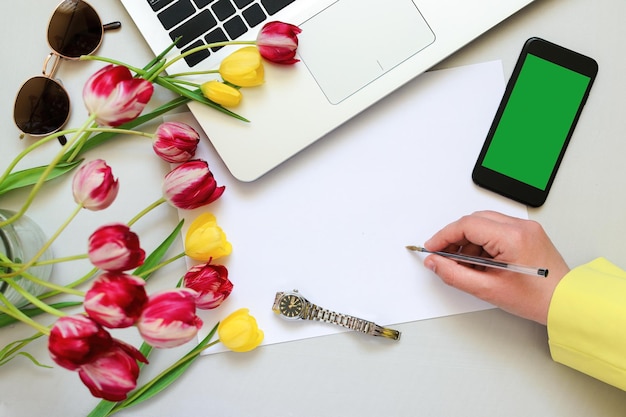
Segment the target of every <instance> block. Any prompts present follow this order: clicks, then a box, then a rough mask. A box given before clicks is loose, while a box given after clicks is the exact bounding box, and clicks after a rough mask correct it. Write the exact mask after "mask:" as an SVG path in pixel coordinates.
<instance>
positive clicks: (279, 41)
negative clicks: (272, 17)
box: [256, 22, 302, 65]
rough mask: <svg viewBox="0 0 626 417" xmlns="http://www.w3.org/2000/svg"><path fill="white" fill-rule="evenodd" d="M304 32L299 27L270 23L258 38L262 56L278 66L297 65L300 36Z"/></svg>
mask: <svg viewBox="0 0 626 417" xmlns="http://www.w3.org/2000/svg"><path fill="white" fill-rule="evenodd" d="M300 32H302V29H300V28H299V27H298V26H294V25H290V24H289V23H283V22H269V23H266V24H265V26H263V28H262V29H261V31H260V32H259V34H258V36H257V40H256V43H257V47H258V48H259V52H260V53H261V56H262V57H263V58H265V59H267V60H268V61H270V62H274V63H276V64H286V65H290V64H295V63H296V62H298V61H300V60H299V59H296V58H295V56H296V50H297V49H298V34H299V33H300Z"/></svg>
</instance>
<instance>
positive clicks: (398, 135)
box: [176, 62, 527, 353]
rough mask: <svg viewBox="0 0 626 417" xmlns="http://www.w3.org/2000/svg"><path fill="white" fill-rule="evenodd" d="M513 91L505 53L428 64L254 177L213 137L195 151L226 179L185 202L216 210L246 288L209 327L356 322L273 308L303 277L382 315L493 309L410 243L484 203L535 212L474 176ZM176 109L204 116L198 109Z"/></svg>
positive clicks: (326, 327) (318, 329)
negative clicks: (200, 199)
mask: <svg viewBox="0 0 626 417" xmlns="http://www.w3.org/2000/svg"><path fill="white" fill-rule="evenodd" d="M503 90H504V79H503V73H502V67H501V64H500V63H499V62H489V63H485V64H478V65H472V66H466V67H461V68H453V69H447V70H440V71H435V72H430V73H426V74H424V75H422V76H420V77H419V78H418V79H416V80H415V81H413V82H411V83H409V84H408V85H407V86H405V87H404V88H402V89H401V90H399V91H397V92H395V93H394V94H393V95H391V96H390V97H388V98H387V99H385V100H383V101H382V102H380V103H378V104H377V105H375V106H374V107H373V108H371V109H369V110H368V111H366V112H364V113H363V114H361V115H359V116H358V117H356V118H355V119H353V120H352V121H350V122H349V123H347V124H346V125H344V126H342V127H341V128H339V129H337V130H336V131H334V132H333V133H331V134H330V135H328V136H327V137H325V138H323V139H322V140H321V141H319V142H318V143H316V144H315V145H314V146H312V147H310V148H309V149H307V150H305V151H304V152H302V153H301V154H299V155H297V156H296V157H294V158H292V159H291V160H290V161H288V162H287V163H285V164H283V165H281V166H280V167H279V168H277V169H276V170H274V171H273V172H271V173H269V174H268V175H266V176H264V177H262V178H261V179H259V180H257V181H256V182H253V183H241V182H238V181H237V180H235V179H234V178H233V177H232V176H231V175H230V174H229V173H228V172H227V170H226V168H225V167H224V165H223V164H222V162H221V161H220V160H219V158H218V157H217V155H216V154H215V152H214V150H213V149H212V148H211V146H210V143H209V142H208V140H206V139H205V138H203V139H202V141H201V146H200V148H199V153H198V155H197V157H199V158H202V159H205V160H207V161H208V162H209V166H210V168H211V169H212V171H213V173H214V174H215V177H216V179H217V181H218V184H223V185H226V192H225V193H224V195H223V196H222V197H221V199H220V200H218V201H217V202H215V203H213V204H211V205H210V206H208V207H204V208H201V209H197V210H194V211H181V212H180V215H181V217H184V218H186V225H189V224H190V223H191V221H192V220H193V219H194V218H195V217H196V216H197V215H198V214H199V213H200V212H203V211H209V212H212V213H214V214H215V215H216V217H217V220H218V224H219V225H220V226H221V227H222V228H223V229H224V231H225V232H226V234H227V236H228V240H229V241H230V242H231V243H232V245H233V253H232V254H231V255H230V256H228V257H227V258H222V259H219V260H218V261H216V262H215V263H222V264H224V265H226V266H227V267H228V270H229V278H230V279H231V281H232V282H233V283H234V291H233V293H232V294H231V296H230V297H229V298H228V299H227V300H226V301H225V302H224V304H222V306H221V307H220V308H218V309H216V310H212V311H208V312H202V313H201V317H202V318H203V320H204V321H205V328H204V329H203V332H202V333H203V334H202V335H201V336H204V335H205V334H206V332H207V331H208V330H209V329H210V328H211V327H212V326H213V325H214V324H215V322H217V321H218V320H220V319H221V318H223V317H225V316H226V315H227V314H230V313H231V312H232V311H234V310H236V309H238V308H241V307H247V308H249V309H250V311H251V314H252V315H254V316H255V317H256V318H257V320H258V322H259V326H260V327H261V328H262V329H263V331H264V333H265V340H264V342H263V344H271V343H278V342H286V341H291V340H297V339H303V338H309V337H314V336H320V335H326V334H331V333H335V332H340V331H345V329H342V328H340V327H338V326H334V325H330V324H326V323H319V322H303V321H296V322H287V321H284V320H282V319H281V318H280V317H278V316H277V315H275V314H274V313H273V312H272V310H271V307H272V303H273V301H274V296H275V294H276V292H277V291H284V290H292V289H298V290H299V291H300V293H301V294H303V295H304V296H305V297H306V298H307V299H309V300H310V301H311V302H313V303H316V304H317V305H319V306H322V307H325V308H327V309H330V310H333V311H336V312H340V313H344V314H349V315H353V316H357V317H360V318H363V319H366V320H370V321H374V322H376V323H378V324H381V325H393V324H397V323H402V322H408V321H414V320H421V319H427V318H433V317H440V316H446V315H451V314H458V313H465V312H471V311H477V310H482V309H486V308H491V306H490V305H488V304H486V303H484V302H481V301H479V300H477V299H475V298H473V297H471V296H468V295H466V294H463V293H461V292H459V291H457V290H455V289H453V288H450V287H448V286H446V285H445V284H443V283H442V282H441V281H440V280H439V279H438V278H437V277H436V276H435V275H434V274H432V273H431V272H430V271H428V270H427V269H425V268H424V267H423V265H422V258H423V257H422V256H420V255H419V254H416V253H413V252H409V251H408V250H407V249H406V248H405V246H406V245H410V244H415V245H421V244H422V243H423V242H424V241H425V240H426V239H427V238H429V237H430V236H431V235H432V234H433V233H434V232H435V231H437V230H438V229H440V228H441V227H442V226H444V225H446V224H447V223H449V222H451V221H453V220H455V219H457V218H458V217H460V216H462V215H464V214H468V213H471V212H473V211H475V210H484V209H491V210H497V211H501V212H504V213H508V214H510V215H513V216H518V217H527V211H526V207H525V206H523V205H520V204H518V203H515V202H512V201H509V200H507V199H505V198H502V197H499V196H497V195H495V194H493V193H490V192H487V191H484V190H482V189H479V188H478V187H476V186H475V185H474V184H473V183H472V181H471V170H472V168H473V165H474V163H475V161H476V158H477V156H478V152H479V151H480V148H481V146H482V143H483V141H484V139H485V136H486V133H487V130H488V128H489V125H490V123H491V120H492V118H493V115H494V113H495V110H496V108H497V105H498V103H499V100H500V98H501V96H502V93H503ZM244 99H245V98H244ZM311 116H312V117H315V115H311ZM176 120H179V121H184V122H187V123H189V124H192V125H193V126H195V127H196V128H198V129H200V128H199V127H198V125H197V124H196V123H195V121H194V119H193V118H192V117H191V116H190V115H177V116H176ZM252 123H254V121H252ZM207 133H208V134H210V132H207ZM185 231H186V227H185V228H184V230H183V233H184V232H185ZM363 337H364V338H367V337H369V336H363ZM218 346H221V345H218ZM218 346H216V347H215V348H211V349H209V350H208V352H207V353H214V352H218V351H220V350H221V347H218Z"/></svg>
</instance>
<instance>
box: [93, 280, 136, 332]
mask: <svg viewBox="0 0 626 417" xmlns="http://www.w3.org/2000/svg"><path fill="white" fill-rule="evenodd" d="M145 284H146V281H144V280H143V279H141V278H139V277H135V276H132V275H126V274H123V273H112V272H106V273H103V274H101V275H100V276H98V278H97V279H96V280H95V281H94V282H93V285H92V286H91V288H90V289H89V290H88V291H87V293H86V294H85V301H84V307H85V311H86V312H87V314H89V317H91V318H92V319H93V320H94V321H96V322H97V323H99V324H101V325H102V326H105V327H109V328H122V327H129V326H132V325H133V324H135V321H137V319H138V318H139V316H140V315H141V311H142V310H143V307H144V306H145V305H146V303H147V302H148V295H147V294H146V290H145V288H144V286H145Z"/></svg>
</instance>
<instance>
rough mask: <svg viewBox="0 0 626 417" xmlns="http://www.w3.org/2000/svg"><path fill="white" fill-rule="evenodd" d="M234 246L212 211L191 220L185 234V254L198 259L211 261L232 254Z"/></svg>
mask: <svg viewBox="0 0 626 417" xmlns="http://www.w3.org/2000/svg"><path fill="white" fill-rule="evenodd" d="M232 250H233V247H232V245H231V244H230V242H229V241H228V240H227V239H226V234H225V233H224V231H223V230H222V228H221V227H219V226H218V225H217V220H216V218H215V216H214V215H212V214H211V213H202V214H200V215H199V216H198V217H196V219H195V220H194V221H193V222H191V224H190V225H189V228H188V229H187V233H186V234H185V254H186V255H187V256H189V257H190V258H192V259H195V260H196V261H201V262H209V261H210V260H211V259H218V258H221V257H223V256H227V255H230V253H231V252H232Z"/></svg>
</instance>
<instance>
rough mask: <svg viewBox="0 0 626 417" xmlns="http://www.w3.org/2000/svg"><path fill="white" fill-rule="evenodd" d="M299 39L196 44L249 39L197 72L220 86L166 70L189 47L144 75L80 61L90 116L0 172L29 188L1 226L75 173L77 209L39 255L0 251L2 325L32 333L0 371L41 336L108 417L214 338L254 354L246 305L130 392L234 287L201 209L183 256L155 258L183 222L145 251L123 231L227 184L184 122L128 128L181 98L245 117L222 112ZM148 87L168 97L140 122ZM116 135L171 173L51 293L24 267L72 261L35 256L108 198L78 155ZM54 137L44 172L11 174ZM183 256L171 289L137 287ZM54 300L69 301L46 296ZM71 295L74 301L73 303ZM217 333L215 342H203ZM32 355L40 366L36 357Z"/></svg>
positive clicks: (284, 60) (279, 35)
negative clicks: (92, 67) (58, 141)
mask: <svg viewBox="0 0 626 417" xmlns="http://www.w3.org/2000/svg"><path fill="white" fill-rule="evenodd" d="M299 32H300V29H299V28H298V27H296V26H293V25H290V24H286V23H281V22H272V23H269V24H267V25H265V26H264V27H263V29H262V30H261V31H260V32H259V35H258V38H257V39H256V41H250V42H241V41H238V42H224V43H219V44H210V45H206V46H205V47H204V48H212V47H216V46H225V45H227V44H250V46H246V47H243V48H241V49H238V50H236V51H235V52H233V53H232V54H231V55H229V56H228V57H226V58H225V59H224V60H223V61H222V62H221V64H220V67H219V69H217V70H214V71H206V72H204V73H203V74H219V76H220V77H221V80H219V79H211V80H208V81H206V82H205V83H203V84H200V85H197V84H192V83H190V82H188V81H185V80H184V79H183V78H182V77H179V76H177V75H175V74H174V75H166V74H165V70H166V69H167V68H168V67H169V65H171V63H172V62H174V61H176V60H178V59H181V58H182V57H184V55H187V54H192V53H194V52H197V51H196V50H190V51H188V52H186V53H185V54H184V55H179V56H176V57H174V58H172V59H169V60H168V59H167V55H168V54H169V53H170V50H171V48H170V49H168V50H166V51H164V52H163V54H161V55H160V56H158V57H156V58H155V59H154V60H153V61H152V62H151V63H149V64H148V65H147V66H145V67H144V68H135V67H132V66H130V65H127V64H123V63H120V62H117V61H114V60H112V59H108V58H102V57H95V56H86V57H83V58H82V59H92V60H101V61H104V62H107V63H108V65H107V66H105V67H103V68H102V69H100V70H99V71H98V72H96V73H95V74H94V75H92V76H91V77H90V78H89V80H88V81H87V82H86V84H85V87H84V91H83V100H84V103H85V106H86V107H87V110H88V112H89V118H88V120H87V121H86V122H85V123H84V124H83V126H81V127H79V128H77V129H66V130H63V131H59V132H56V133H53V134H50V135H48V136H46V137H44V138H42V139H39V140H38V141H37V142H36V143H34V144H33V145H31V146H29V147H28V148H27V149H25V151H24V152H22V153H21V154H20V155H18V156H17V157H16V158H15V160H14V161H13V162H12V163H11V164H10V165H9V167H8V169H7V170H6V171H5V173H4V174H2V176H0V195H1V194H4V193H8V192H10V191H11V190H14V189H16V188H23V187H30V188H31V191H30V193H29V194H28V197H27V199H26V201H24V202H23V205H22V207H21V209H20V210H18V211H16V212H14V213H12V215H10V216H7V218H6V219H5V220H4V221H0V228H2V227H10V226H11V225H12V224H13V223H14V222H17V221H18V220H19V219H20V218H21V217H22V216H24V215H25V214H26V212H27V210H28V208H29V206H30V205H31V204H32V202H33V199H34V197H35V196H36V194H37V192H38V190H39V189H40V188H41V187H42V186H43V185H44V183H45V182H46V181H49V180H53V179H55V178H58V177H61V176H63V175H65V174H66V173H68V172H70V171H73V170H75V173H74V175H73V179H72V184H71V186H72V193H73V196H74V200H75V202H76V209H75V210H74V211H73V212H72V213H71V214H70V216H69V218H68V220H67V221H66V222H65V223H64V224H63V225H62V226H61V227H59V229H58V231H57V232H56V233H54V234H53V235H52V236H51V237H50V238H49V239H48V241H47V242H45V244H43V245H42V247H41V248H38V251H37V253H36V254H35V256H33V257H32V259H11V257H10V256H8V255H7V254H2V253H0V284H2V286H1V287H0V288H3V290H2V291H0V326H5V325H8V324H11V323H14V322H18V321H19V322H23V323H25V324H27V325H30V326H32V327H33V328H34V329H35V330H36V333H35V334H34V335H33V336H32V337H29V338H27V339H24V340H18V341H15V342H13V343H10V344H9V345H7V346H6V347H4V348H3V349H2V350H0V365H1V364H4V363H6V362H8V361H9V360H11V359H13V358H14V357H15V356H16V355H18V354H23V355H25V356H27V357H30V355H28V354H27V353H25V352H23V349H24V348H25V347H26V346H27V345H28V344H29V343H31V342H33V341H35V340H37V339H39V338H41V337H45V336H47V343H48V350H49V352H50V357H51V358H52V360H53V361H54V363H56V364H57V365H59V366H61V367H63V368H66V369H68V370H71V371H75V372H77V373H78V375H79V377H80V379H81V381H82V382H83V383H84V384H85V385H86V386H87V388H88V389H89V391H90V392H91V394H92V395H94V396H95V397H98V398H102V399H103V400H104V401H102V402H101V403H100V404H99V405H98V407H96V409H94V411H93V412H92V414H91V416H106V415H110V414H112V413H114V412H116V411H119V410H121V409H123V408H127V407H130V406H132V405H135V404H138V403H140V402H142V401H144V400H146V399H148V398H150V397H152V396H153V395H155V394H156V393H158V392H159V391H161V390H162V389H164V388H165V387H166V386H167V385H169V384H170V383H171V382H173V381H174V380H175V379H176V378H177V377H178V376H179V375H180V374H181V373H182V372H183V371H184V369H186V367H188V366H189V364H190V363H191V362H192V361H194V360H195V359H196V358H197V357H198V356H199V355H200V353H201V352H202V350H204V349H206V348H207V347H209V346H212V345H214V344H215V343H218V342H221V343H223V344H224V345H225V346H226V347H227V348H229V349H230V350H233V351H237V352H245V351H249V350H252V349H254V348H256V347H257V346H258V345H259V344H260V343H261V341H262V340H263V332H262V331H261V330H260V329H259V328H258V326H257V324H256V320H255V319H254V317H252V316H251V315H250V314H249V312H248V310H247V309H245V308H242V309H239V310H237V311H235V312H234V313H232V314H231V315H230V316H228V317H227V318H226V319H224V320H222V321H221V322H220V323H218V324H216V325H215V327H214V328H213V329H212V331H210V332H209V334H208V336H207V337H206V338H205V339H204V340H202V341H200V342H199V343H198V344H197V346H195V347H194V348H193V349H191V350H190V351H189V353H188V354H187V355H185V356H184V357H182V358H181V359H180V360H179V361H177V362H176V363H174V364H172V365H171V366H170V367H168V368H167V369H165V370H164V371H163V372H162V373H161V374H160V375H158V376H157V377H155V378H154V379H153V380H152V381H150V382H148V383H146V385H144V386H143V387H140V388H137V379H138V377H139V373H140V369H141V367H142V366H143V365H142V364H145V363H147V362H148V359H147V358H148V356H149V354H150V352H151V350H152V349H153V348H170V347H174V346H180V345H182V344H185V343H187V342H189V341H191V340H192V339H194V338H195V337H196V336H197V332H198V329H199V328H200V327H201V326H202V325H203V323H202V321H201V320H200V319H199V317H198V316H197V315H196V309H197V308H200V309H214V308H216V307H218V306H219V305H220V304H221V303H222V302H223V301H224V300H225V299H226V298H227V297H228V296H229V294H230V293H231V291H232V290H233V284H232V282H231V281H230V279H229V277H228V270H227V268H226V267H225V266H224V265H219V264H215V263H213V262H214V261H215V260H217V259H219V258H221V257H224V256H227V255H229V254H230V253H231V251H232V246H231V244H230V242H228V240H227V238H226V235H225V233H224V232H223V230H222V229H221V228H220V227H219V225H218V224H217V219H216V218H215V216H213V215H212V214H210V213H208V212H206V213H203V214H201V215H199V216H198V217H197V218H196V219H195V220H194V221H193V222H192V224H191V225H190V226H189V228H188V230H187V232H186V235H185V238H184V252H183V253H180V254H178V255H176V256H173V257H171V258H169V259H164V257H165V255H166V252H167V251H168V249H169V248H170V246H171V244H172V243H173V241H174V240H175V239H176V237H177V236H178V234H179V233H180V231H181V227H182V222H181V223H179V224H178V226H177V227H176V228H175V229H174V230H173V231H172V232H171V234H170V235H168V236H167V237H166V238H165V239H164V240H163V242H162V243H161V244H160V245H159V247H158V248H156V249H155V250H154V251H153V252H152V253H150V254H146V252H145V251H144V249H142V247H141V243H140V239H139V236H138V235H137V234H136V233H134V232H133V231H132V226H133V224H134V223H135V222H137V221H138V220H139V219H141V218H142V217H143V216H145V215H147V214H148V213H149V212H150V211H151V210H152V209H154V208H155V207H157V206H159V205H161V204H163V203H169V204H170V205H172V206H174V207H176V208H178V209H183V210H191V209H196V208H199V207H203V206H206V205H208V204H210V203H212V202H213V201H215V200H217V199H218V198H220V196H221V195H222V194H223V193H224V191H225V187H224V186H219V185H218V183H217V181H216V179H215V178H214V176H213V173H212V172H211V170H210V169H209V166H208V164H207V162H205V161H203V160H199V159H194V155H195V150H196V147H197V145H198V143H199V140H200V139H199V134H198V133H197V132H196V131H195V130H194V129H193V128H192V127H191V126H188V125H186V124H184V123H179V122H164V123H162V124H160V125H159V126H158V128H157V130H156V132H155V133H146V132H141V131H138V130H135V127H137V126H139V125H141V124H143V123H145V122H146V121H148V120H151V119H154V118H155V117H158V116H160V115H162V114H164V113H165V112H167V111H169V110H171V109H173V108H175V107H177V106H179V105H181V104H184V103H186V102H188V101H189V100H196V101H200V102H203V103H205V104H207V105H209V106H212V107H214V108H215V109H217V110H220V111H223V112H224V113H227V114H229V115H231V116H234V117H238V118H240V119H242V120H245V119H244V118H243V117H241V116H239V115H237V114H235V113H233V112H232V111H231V110H229V108H231V107H233V106H236V105H237V104H239V102H240V101H241V99H242V95H241V92H240V89H241V88H242V87H253V86H257V85H260V84H262V83H263V77H264V68H263V59H266V60H269V61H271V62H274V63H279V64H293V63H295V62H297V59H295V53H296V48H297V46H298V39H297V35H298V33H299ZM195 75H198V74H195ZM154 85H159V86H162V87H164V88H167V89H169V90H171V91H174V92H175V93H177V95H178V96H177V98H176V99H174V100H173V101H172V102H170V103H168V104H166V105H164V106H162V107H160V108H158V109H156V110H155V111H153V112H152V113H149V114H144V115H142V112H143V110H144V108H145V106H146V105H147V103H148V102H149V101H150V99H151V97H152V95H153V91H154ZM190 87H191V88H190ZM118 134H132V135H141V136H146V137H149V138H151V139H152V141H151V143H152V148H153V149H154V152H155V153H156V155H158V156H159V157H160V158H162V159H163V160H165V161H167V162H168V163H170V164H172V165H173V166H174V168H173V169H172V170H171V171H170V172H169V173H168V174H167V175H165V177H164V179H163V190H162V191H163V193H162V197H161V198H159V199H158V200H157V201H155V202H153V203H151V204H150V205H148V206H147V207H146V209H145V210H142V211H141V212H140V213H138V214H137V215H136V216H135V217H134V218H132V220H130V221H129V222H128V223H112V224H105V225H103V226H100V227H98V228H97V229H96V230H95V231H93V233H91V235H90V237H89V239H88V248H87V254H86V255H84V256H76V257H75V258H74V259H79V258H85V257H86V258H88V259H89V261H90V262H91V264H92V265H93V269H92V270H91V271H89V272H87V273H86V274H85V275H83V276H82V277H80V278H78V279H76V280H75V281H74V282H72V283H70V284H67V285H63V286H61V285H58V284H54V283H52V282H48V281H46V280H45V279H42V278H41V277H37V276H35V275H34V274H31V273H30V271H31V270H32V267H36V266H40V265H44V264H54V263H55V262H68V261H71V260H72V259H68V258H65V259H57V260H55V259H51V260H50V259H49V260H44V257H43V255H44V254H45V253H46V251H47V250H48V249H49V248H50V245H51V244H52V242H54V241H55V240H56V239H58V238H59V237H60V236H61V234H62V232H63V230H64V229H65V227H66V226H67V225H68V224H69V223H70V222H71V220H72V219H73V218H74V217H75V216H77V215H78V214H79V213H80V212H81V210H82V209H87V210H91V211H99V210H104V209H106V208H108V207H109V206H110V205H111V204H112V203H113V202H114V201H115V199H116V197H117V194H118V190H119V182H118V179H117V178H115V176H114V174H113V172H112V169H111V168H110V167H109V166H108V165H107V163H106V162H105V161H104V160H102V159H92V160H89V161H84V160H83V159H82V158H83V155H85V153H86V152H88V151H89V150H91V149H93V148H94V147H96V146H99V145H101V144H104V143H106V142H107V141H108V140H110V139H111V138H113V137H114V136H116V135H118ZM61 135H67V136H69V135H71V137H70V139H69V140H68V141H67V143H65V144H64V145H63V147H62V149H61V150H60V151H59V152H58V153H57V154H56V155H54V157H53V158H52V159H51V161H50V162H49V163H48V164H47V165H45V166H40V167H35V168H29V169H26V170H22V171H15V167H16V165H17V164H18V162H19V161H20V160H22V159H23V158H24V157H26V156H27V155H28V154H29V153H30V152H33V151H35V150H36V149H37V148H38V147H39V146H41V145H42V144H43V143H46V142H48V141H51V140H53V139H55V138H58V137H60V136H61ZM185 256H187V257H189V258H191V259H193V260H194V261H195V263H194V265H193V266H192V267H191V268H189V269H188V271H187V272H186V273H185V274H184V276H183V277H179V278H178V279H177V282H176V283H175V284H176V285H175V286H174V287H173V288H171V289H166V290H161V291H159V292H154V293H149V292H148V290H147V287H146V282H147V280H148V279H149V277H150V276H151V274H152V273H153V272H155V271H156V270H158V269H159V268H160V267H162V266H164V265H167V264H169V263H170V262H173V261H175V260H177V259H181V258H183V257H185ZM131 271H132V272H131ZM25 282H29V283H33V284H36V286H37V287H38V288H39V289H40V290H39V291H29V290H28V287H27V286H26V285H25V284H24V283H25ZM83 286H84V287H85V288H82V287H83ZM4 288H7V289H10V290H11V291H13V292H14V293H15V294H18V295H19V297H21V298H20V301H14V300H12V299H9V297H8V296H6V295H5V291H4ZM64 296H71V297H73V299H69V300H67V299H62V300H60V301H56V300H55V302H54V303H51V302H49V301H48V300H50V299H53V298H57V299H58V298H59V297H64ZM76 297H78V299H79V301H74V300H75V298H76ZM68 308H71V312H68V310H67V309H68ZM42 314H48V315H52V316H54V317H56V321H55V322H54V323H53V324H52V325H51V326H47V325H44V324H42V323H41V322H40V321H38V319H37V318H38V316H39V315H42ZM132 326H134V327H136V329H137V330H138V332H139V334H140V335H141V337H142V339H143V340H144V343H143V345H142V346H140V347H139V348H136V347H134V346H132V345H130V344H129V343H126V342H124V341H123V340H121V339H119V338H116V337H114V332H115V331H116V329H120V328H128V327H132ZM215 334H217V335H218V338H219V339H218V340H213V337H214V336H215ZM31 359H32V361H33V362H34V363H35V364H38V365H41V363H40V361H38V360H36V359H35V358H32V357H31Z"/></svg>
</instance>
